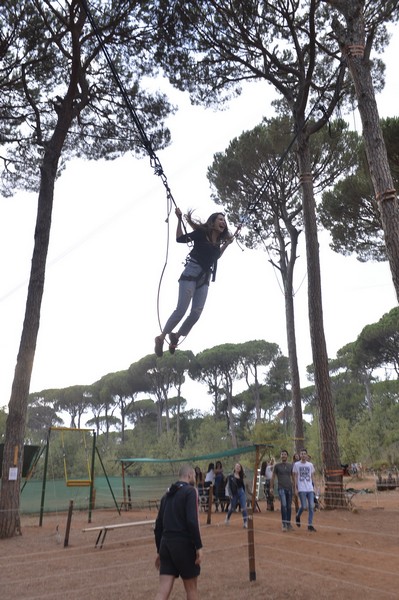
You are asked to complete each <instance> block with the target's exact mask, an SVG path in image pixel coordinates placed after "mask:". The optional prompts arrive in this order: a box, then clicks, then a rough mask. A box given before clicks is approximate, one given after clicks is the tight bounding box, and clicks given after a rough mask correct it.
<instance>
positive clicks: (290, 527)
mask: <svg viewBox="0 0 399 600" xmlns="http://www.w3.org/2000/svg"><path fill="white" fill-rule="evenodd" d="M285 526H286V528H287V531H292V530H293V529H294V528H293V526H292V525H291V523H286V525H285Z"/></svg>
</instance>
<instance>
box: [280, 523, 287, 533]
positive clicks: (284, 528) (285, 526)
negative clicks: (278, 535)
mask: <svg viewBox="0 0 399 600" xmlns="http://www.w3.org/2000/svg"><path fill="white" fill-rule="evenodd" d="M281 531H287V525H286V524H285V523H283V524H282V526H281Z"/></svg>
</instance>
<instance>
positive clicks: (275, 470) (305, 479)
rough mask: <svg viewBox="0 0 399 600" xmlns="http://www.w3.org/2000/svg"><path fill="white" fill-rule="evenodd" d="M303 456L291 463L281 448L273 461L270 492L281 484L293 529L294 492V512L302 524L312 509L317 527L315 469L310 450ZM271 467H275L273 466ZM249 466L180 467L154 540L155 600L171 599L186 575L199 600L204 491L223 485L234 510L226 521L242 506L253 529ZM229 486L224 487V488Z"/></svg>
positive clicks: (193, 598)
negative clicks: (229, 469) (225, 470)
mask: <svg viewBox="0 0 399 600" xmlns="http://www.w3.org/2000/svg"><path fill="white" fill-rule="evenodd" d="M297 458H298V460H295V458H294V460H293V462H289V461H288V452H287V451H286V450H281V454H280V459H281V460H280V462H278V463H276V464H274V463H273V464H272V465H271V467H272V468H271V469H270V470H269V471H268V474H269V475H270V484H269V494H270V495H273V490H274V486H275V484H277V490H278V495H279V498H280V505H281V520H282V530H283V531H289V530H292V529H293V526H292V524H291V507H292V502H293V499H294V496H295V495H297V496H298V498H299V506H298V509H297V510H296V514H295V523H296V525H297V527H300V526H301V516H302V513H303V511H304V510H305V509H306V508H307V510H308V525H307V527H308V531H312V532H314V531H316V529H315V528H314V527H313V516H314V508H315V494H314V486H315V481H314V475H315V468H314V466H313V464H312V463H311V462H310V460H309V457H308V453H307V450H306V449H305V448H303V449H302V450H301V451H300V453H299V456H298V457H297ZM269 466H270V465H269ZM244 476H245V475H244V469H243V467H242V465H241V464H240V463H236V464H235V467H234V470H233V472H232V473H231V474H229V475H228V476H227V478H225V477H224V475H223V467H222V463H221V462H220V461H217V462H216V465H214V464H213V463H210V464H209V466H208V471H207V473H206V475H205V477H203V475H202V473H201V470H200V469H199V467H196V468H195V469H194V468H193V467H191V466H189V465H184V466H183V467H181V469H180V472H179V480H178V481H177V482H176V483H174V484H173V485H172V486H171V487H170V488H169V490H168V491H167V493H166V494H165V495H164V496H163V498H162V500H161V504H160V508H159V511H158V516H157V519H156V523H155V530H154V531H155V543H156V548H157V556H156V560H155V565H156V567H157V568H158V569H159V588H158V594H157V596H156V600H167V599H168V598H169V597H170V594H171V592H172V588H173V584H174V581H175V579H176V578H177V577H179V576H180V577H181V578H182V580H183V584H184V587H185V592H186V597H187V600H197V598H198V593H197V579H198V576H199V574H200V564H201V560H202V541H201V534H200V526H199V492H200V491H201V489H204V488H206V487H208V486H210V485H215V488H216V489H220V488H221V486H222V487H223V495H225V494H226V493H227V494H228V496H229V508H228V512H227V515H226V518H225V524H226V525H229V524H230V519H231V516H232V514H233V513H234V512H235V511H236V508H237V506H238V505H240V507H241V514H242V518H243V523H244V528H247V527H248V512H247V498H246V493H245V482H244ZM224 488H225V489H224Z"/></svg>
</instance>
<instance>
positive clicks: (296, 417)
mask: <svg viewBox="0 0 399 600" xmlns="http://www.w3.org/2000/svg"><path fill="white" fill-rule="evenodd" d="M286 226H287V228H288V230H289V233H290V240H291V250H290V257H289V260H287V259H286V256H285V244H284V245H283V242H284V240H283V239H282V246H281V249H280V255H281V260H280V268H281V276H282V280H283V285H284V304H285V326H286V334H287V348H288V362H289V365H290V379H291V401H292V415H293V424H294V438H295V451H296V452H299V451H300V449H301V447H303V438H304V432H303V418H302V401H301V382H300V377H299V368H298V353H297V345H296V336H295V309H294V290H293V274H294V266H295V262H296V257H297V246H298V232H297V230H296V229H295V228H294V227H290V225H289V223H286Z"/></svg>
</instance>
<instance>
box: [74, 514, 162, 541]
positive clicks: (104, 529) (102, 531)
mask: <svg viewBox="0 0 399 600" xmlns="http://www.w3.org/2000/svg"><path fill="white" fill-rule="evenodd" d="M154 524H155V519H154V520H152V521H151V520H150V521H149V520H146V521H132V522H130V523H114V524H112V525H102V526H100V527H86V529H82V531H83V533H86V532H88V531H98V536H97V540H96V543H95V545H94V547H95V548H98V547H100V548H102V547H103V545H104V542H105V536H106V535H107V532H108V531H111V530H112V529H121V528H122V527H134V526H135V525H154ZM100 539H101V543H100V546H98V542H99V541H100Z"/></svg>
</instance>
